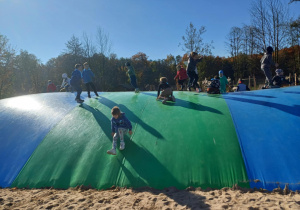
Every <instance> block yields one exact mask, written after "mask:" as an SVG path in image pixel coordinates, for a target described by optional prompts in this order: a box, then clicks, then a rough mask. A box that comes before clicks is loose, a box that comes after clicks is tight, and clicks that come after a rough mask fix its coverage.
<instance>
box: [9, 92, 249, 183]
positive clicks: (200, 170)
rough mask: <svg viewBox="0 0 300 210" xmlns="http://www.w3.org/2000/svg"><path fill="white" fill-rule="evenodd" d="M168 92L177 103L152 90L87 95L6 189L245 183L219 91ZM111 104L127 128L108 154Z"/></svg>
mask: <svg viewBox="0 0 300 210" xmlns="http://www.w3.org/2000/svg"><path fill="white" fill-rule="evenodd" d="M174 95H175V97H176V99H177V101H176V102H175V103H173V102H168V103H167V104H166V105H163V104H162V103H161V102H159V101H156V100H155V99H156V92H145V93H139V94H135V93H132V92H122V93H120V92H119V93H101V95H100V97H99V98H96V99H88V100H86V101H85V103H84V104H82V105H80V106H77V107H76V108H75V109H73V110H72V111H71V112H69V113H68V114H67V115H66V116H65V118H64V119H63V120H61V121H60V122H59V123H58V124H57V125H56V126H55V127H54V128H53V129H52V130H51V131H50V132H49V133H48V135H47V136H46V137H45V139H44V140H43V141H42V143H41V144H40V145H39V146H38V147H37V149H36V150H35V151H34V153H33V154H32V156H31V157H30V158H29V160H28V162H27V163H26V164H25V166H24V168H23V169H22V171H21V172H20V174H19V175H18V177H17V178H16V180H15V181H14V182H13V184H12V187H13V186H18V187H19V188H20V187H29V188H39V187H44V186H49V187H51V186H52V187H55V188H68V187H75V186H77V185H81V184H83V185H87V186H88V185H90V186H92V187H94V188H98V189H103V188H109V187H111V186H112V185H115V186H120V187H125V186H127V187H144V186H150V187H153V188H156V189H162V188H165V187H171V186H174V187H177V188H178V189H184V188H186V187H187V186H194V187H202V188H207V187H211V188H222V187H232V186H233V185H234V184H239V186H242V187H249V183H248V182H247V180H248V177H247V174H246V170H245V166H244V162H243V159H242V155H241V151H240V147H239V143H238V139H237V136H236V131H235V128H234V125H233V122H232V119H231V115H230V112H229V109H228V107H227V104H226V102H225V100H224V99H223V98H222V96H215V97H209V96H207V95H206V94H205V95H204V94H195V93H193V92H175V94H174ZM113 106H119V107H120V109H121V111H122V112H124V113H125V114H126V116H127V118H128V119H129V120H130V121H131V123H132V126H133V134H132V136H129V135H127V136H126V137H125V143H126V148H125V150H123V151H119V150H117V155H116V156H112V155H108V154H107V153H106V151H107V150H109V149H111V146H112V136H111V128H110V119H111V113H110V112H111V108H112V107H113ZM118 145H119V141H118Z"/></svg>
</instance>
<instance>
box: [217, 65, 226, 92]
mask: <svg viewBox="0 0 300 210" xmlns="http://www.w3.org/2000/svg"><path fill="white" fill-rule="evenodd" d="M219 77H220V91H221V93H226V86H227V85H228V81H227V78H226V76H225V75H224V73H223V70H220V71H219Z"/></svg>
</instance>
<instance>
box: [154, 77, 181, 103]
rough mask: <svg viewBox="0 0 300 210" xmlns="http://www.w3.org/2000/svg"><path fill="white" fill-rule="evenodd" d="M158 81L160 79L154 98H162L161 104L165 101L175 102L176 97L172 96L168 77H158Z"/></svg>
mask: <svg viewBox="0 0 300 210" xmlns="http://www.w3.org/2000/svg"><path fill="white" fill-rule="evenodd" d="M159 81H160V84H159V86H158V91H157V98H156V100H159V99H163V101H162V103H163V104H165V103H166V101H173V102H175V101H176V99H175V97H174V96H173V90H172V87H171V86H170V85H169V84H168V79H167V78H166V77H161V78H160V79H159ZM160 91H161V92H160Z"/></svg>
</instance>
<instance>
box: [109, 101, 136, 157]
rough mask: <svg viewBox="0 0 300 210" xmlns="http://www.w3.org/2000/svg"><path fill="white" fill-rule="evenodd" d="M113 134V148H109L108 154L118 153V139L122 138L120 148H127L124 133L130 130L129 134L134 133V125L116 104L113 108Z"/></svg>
mask: <svg viewBox="0 0 300 210" xmlns="http://www.w3.org/2000/svg"><path fill="white" fill-rule="evenodd" d="M111 114H112V116H113V117H112V118H111V131H112V133H111V135H112V136H113V144H112V149H111V150H107V154H110V155H116V154H117V153H116V148H117V140H118V138H120V150H123V149H125V142H124V135H125V134H126V133H127V131H128V130H129V134H130V135H132V125H131V123H130V121H129V120H128V119H127V117H126V116H125V113H122V112H121V110H120V109H119V107H117V106H115V107H113V108H112V110H111Z"/></svg>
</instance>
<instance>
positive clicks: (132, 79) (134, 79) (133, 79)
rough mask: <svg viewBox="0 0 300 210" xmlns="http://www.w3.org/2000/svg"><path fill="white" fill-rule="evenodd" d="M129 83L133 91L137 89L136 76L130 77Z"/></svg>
mask: <svg viewBox="0 0 300 210" xmlns="http://www.w3.org/2000/svg"><path fill="white" fill-rule="evenodd" d="M130 83H131V85H132V86H133V87H134V88H135V89H136V88H138V86H137V84H136V76H135V75H132V76H130Z"/></svg>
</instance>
